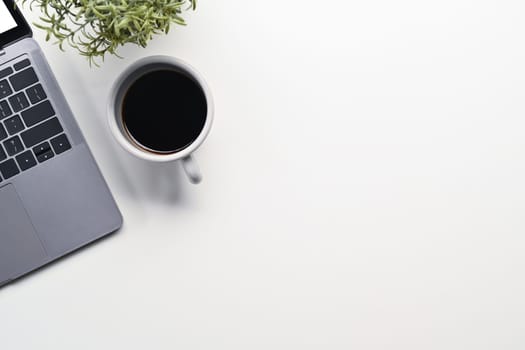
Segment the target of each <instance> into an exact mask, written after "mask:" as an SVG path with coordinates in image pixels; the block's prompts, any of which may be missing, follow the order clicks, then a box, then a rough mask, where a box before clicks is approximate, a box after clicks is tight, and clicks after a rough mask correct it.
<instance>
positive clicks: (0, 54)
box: [0, 48, 5, 56]
mask: <svg viewBox="0 0 525 350" xmlns="http://www.w3.org/2000/svg"><path fill="white" fill-rule="evenodd" d="M3 55H5V50H4V49H2V48H0V56H3Z"/></svg>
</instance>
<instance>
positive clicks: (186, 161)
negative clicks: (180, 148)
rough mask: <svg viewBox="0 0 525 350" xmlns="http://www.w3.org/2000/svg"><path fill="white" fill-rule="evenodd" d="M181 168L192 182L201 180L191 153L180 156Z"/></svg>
mask: <svg viewBox="0 0 525 350" xmlns="http://www.w3.org/2000/svg"><path fill="white" fill-rule="evenodd" d="M182 168H183V169H184V172H185V173H186V175H187V176H188V179H189V180H190V182H191V183H192V184H198V183H200V182H201V181H202V174H201V171H200V169H199V165H198V164H197V161H196V160H195V158H194V157H193V156H192V155H189V156H187V157H185V158H182Z"/></svg>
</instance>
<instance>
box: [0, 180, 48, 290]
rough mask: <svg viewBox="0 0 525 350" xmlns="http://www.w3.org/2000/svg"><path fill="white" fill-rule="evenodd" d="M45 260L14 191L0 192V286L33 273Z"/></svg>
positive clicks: (45, 255)
mask: <svg viewBox="0 0 525 350" xmlns="http://www.w3.org/2000/svg"><path fill="white" fill-rule="evenodd" d="M46 257H47V254H46V252H45V250H44V247H43V245H42V243H41V242H40V239H39V238H38V236H37V234H36V232H35V229H34V227H33V224H32V223H31V219H29V216H28V215H27V212H26V210H25V208H24V205H23V204H22V201H21V200H20V198H19V197H18V194H17V193H16V190H15V187H14V186H13V185H7V186H4V187H2V188H0V283H2V282H3V281H5V280H7V279H10V278H13V277H17V276H18V275H20V274H22V273H25V272H28V271H30V270H32V269H34V268H35V266H39V265H41V264H42V263H43V262H44V260H45V259H46Z"/></svg>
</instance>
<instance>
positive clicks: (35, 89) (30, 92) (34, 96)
mask: <svg viewBox="0 0 525 350" xmlns="http://www.w3.org/2000/svg"><path fill="white" fill-rule="evenodd" d="M26 94H27V97H29V101H31V103H32V104H37V103H38V102H41V101H44V100H45V99H46V98H47V95H46V93H45V91H44V89H43V88H42V85H40V84H36V85H35V86H31V87H30V88H28V89H27V90H26Z"/></svg>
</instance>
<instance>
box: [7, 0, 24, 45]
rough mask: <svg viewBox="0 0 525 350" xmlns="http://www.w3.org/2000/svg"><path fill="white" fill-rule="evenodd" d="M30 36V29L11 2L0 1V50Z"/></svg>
mask: <svg viewBox="0 0 525 350" xmlns="http://www.w3.org/2000/svg"><path fill="white" fill-rule="evenodd" d="M30 36H31V28H29V26H28V25H27V22H26V21H25V19H24V16H22V13H21V12H20V8H19V7H17V6H16V5H15V3H14V2H13V0H0V49H3V48H4V47H5V46H7V45H9V44H11V43H14V42H16V41H18V40H20V39H23V38H27V37H30Z"/></svg>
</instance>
